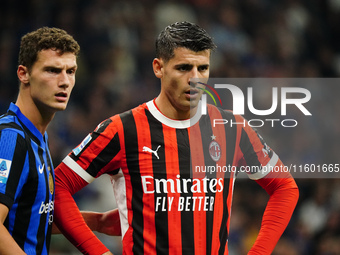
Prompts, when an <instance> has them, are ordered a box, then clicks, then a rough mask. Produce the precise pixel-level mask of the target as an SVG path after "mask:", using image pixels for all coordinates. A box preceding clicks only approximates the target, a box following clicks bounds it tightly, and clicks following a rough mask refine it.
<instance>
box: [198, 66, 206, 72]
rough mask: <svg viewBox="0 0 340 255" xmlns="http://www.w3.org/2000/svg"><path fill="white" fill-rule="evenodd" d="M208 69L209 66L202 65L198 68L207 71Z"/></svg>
mask: <svg viewBox="0 0 340 255" xmlns="http://www.w3.org/2000/svg"><path fill="white" fill-rule="evenodd" d="M206 70H208V67H207V66H201V67H199V68H198V71H206Z"/></svg>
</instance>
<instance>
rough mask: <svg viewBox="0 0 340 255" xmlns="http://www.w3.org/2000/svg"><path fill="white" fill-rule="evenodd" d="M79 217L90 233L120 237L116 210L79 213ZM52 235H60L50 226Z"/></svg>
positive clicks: (55, 228) (55, 227) (54, 226)
mask: <svg viewBox="0 0 340 255" xmlns="http://www.w3.org/2000/svg"><path fill="white" fill-rule="evenodd" d="M81 215H82V216H83V218H84V220H85V222H86V224H87V225H88V226H89V228H90V229H91V230H92V231H97V232H99V233H103V234H106V235H111V236H120V235H121V229H120V220H119V212H118V209H113V210H111V211H107V212H104V213H99V212H87V211H83V212H81ZM52 234H61V232H60V230H59V229H58V227H57V226H56V225H55V224H53V225H52Z"/></svg>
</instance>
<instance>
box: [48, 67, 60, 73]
mask: <svg viewBox="0 0 340 255" xmlns="http://www.w3.org/2000/svg"><path fill="white" fill-rule="evenodd" d="M47 72H50V73H59V69H57V68H48V69H47Z"/></svg>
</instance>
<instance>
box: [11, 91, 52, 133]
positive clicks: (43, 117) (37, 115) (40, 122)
mask: <svg viewBox="0 0 340 255" xmlns="http://www.w3.org/2000/svg"><path fill="white" fill-rule="evenodd" d="M15 104H16V105H17V106H18V107H19V109H20V111H21V113H22V114H23V115H25V116H26V118H28V119H29V120H30V121H31V122H32V123H33V125H34V126H35V127H36V128H37V129H38V130H39V131H40V133H41V134H42V135H44V134H45V132H46V129H47V126H48V124H49V123H50V122H51V121H52V119H53V117H54V115H55V113H48V112H43V111H41V110H39V108H38V106H37V105H36V104H35V103H34V102H33V100H32V99H31V98H30V100H25V99H24V98H23V97H21V96H20V94H19V96H18V99H17V101H16V103H15Z"/></svg>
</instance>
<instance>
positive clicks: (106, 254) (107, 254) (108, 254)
mask: <svg viewBox="0 0 340 255" xmlns="http://www.w3.org/2000/svg"><path fill="white" fill-rule="evenodd" d="M102 255H113V254H112V253H111V252H109V251H107V252H105V253H103V254H102Z"/></svg>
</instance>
